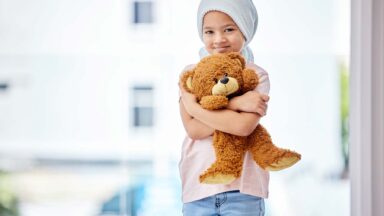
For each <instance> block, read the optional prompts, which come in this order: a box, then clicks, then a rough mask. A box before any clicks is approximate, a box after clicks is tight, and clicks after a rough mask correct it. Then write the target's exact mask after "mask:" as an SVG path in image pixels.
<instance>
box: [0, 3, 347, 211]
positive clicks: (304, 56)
mask: <svg viewBox="0 0 384 216" xmlns="http://www.w3.org/2000/svg"><path fill="white" fill-rule="evenodd" d="M254 3H255V5H256V7H257V8H258V13H259V18H260V19H259V27H258V32H257V33H256V36H255V38H254V40H253V42H252V43H251V44H250V46H251V48H252V49H253V50H254V53H255V61H256V63H257V64H258V65H260V66H262V67H263V68H265V69H266V70H267V71H268V72H269V74H270V80H271V92H270V95H271V101H270V103H269V110H268V116H266V117H265V118H264V119H263V120H262V122H263V124H264V125H265V126H266V127H267V128H268V129H269V131H270V132H271V134H272V136H273V139H274V141H275V142H276V144H277V145H279V146H281V147H286V148H291V149H295V150H296V151H298V152H300V153H301V154H302V156H303V158H302V161H301V162H299V163H298V164H297V165H295V166H294V167H292V168H290V169H288V170H286V171H282V172H277V173H271V184H270V198H269V199H268V200H267V201H266V204H267V211H268V212H267V215H270V216H280V215H284V216H323V215H327V216H330V215H335V216H341V215H349V199H350V198H349V197H350V194H349V193H350V192H349V180H348V170H347V167H348V126H347V125H348V97H347V94H345V92H348V82H345V81H346V80H348V70H349V68H348V65H349V62H348V61H349V52H350V50H349V37H350V36H349V32H350V30H349V28H350V20H349V11H350V3H349V1H347V0H338V1H332V0H325V1H316V2H313V1H304V0H294V1H293V2H292V1H290V2H287V1H283V0H276V1H265V0H254ZM197 5H198V0H184V1H180V0H179V1H177V0H168V1H165V0H156V1H155V0H109V1H105V0H81V1H74V0H67V1H61V0H57V1H49V0H35V1H26V0H13V1H10V0H0V170H1V174H0V211H3V212H5V213H2V212H0V215H23V216H32V215H33V216H35V215H36V216H44V215H63V216H64V215H65V216H67V215H71V216H77V215H78V216H88V215H132V216H133V215H181V200H180V197H181V194H180V193H181V191H180V181H179V178H178V170H177V163H178V160H179V155H180V147H181V142H182V140H183V137H184V136H185V132H184V129H183V126H182V124H181V121H180V118H179V114H178V85H177V82H178V78H179V73H180V72H181V70H182V69H183V68H184V66H186V65H188V64H191V63H195V62H197V61H198V60H199V57H198V49H199V48H200V47H201V46H202V44H201V42H200V41H199V37H198V34H197V29H196V23H195V20H196V15H195V13H196V10H197ZM319 203H321V206H326V208H322V207H320V208H319ZM2 209H4V210H2Z"/></svg>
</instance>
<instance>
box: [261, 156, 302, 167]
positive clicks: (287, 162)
mask: <svg viewBox="0 0 384 216" xmlns="http://www.w3.org/2000/svg"><path fill="white" fill-rule="evenodd" d="M300 159H301V155H300V154H297V153H295V154H293V155H291V156H289V157H284V158H281V159H279V160H278V161H277V162H275V163H272V164H270V165H269V166H267V167H265V169H266V170H268V171H279V170H283V169H286V168H288V167H291V166H292V165H294V164H295V163H296V162H298V161H299V160H300Z"/></svg>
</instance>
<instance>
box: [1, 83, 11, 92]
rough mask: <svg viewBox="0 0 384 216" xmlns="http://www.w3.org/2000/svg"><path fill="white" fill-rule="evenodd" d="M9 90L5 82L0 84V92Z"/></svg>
mask: <svg viewBox="0 0 384 216" xmlns="http://www.w3.org/2000/svg"><path fill="white" fill-rule="evenodd" d="M8 88H9V84H8V83H6V82H0V92H5V91H7V90H8Z"/></svg>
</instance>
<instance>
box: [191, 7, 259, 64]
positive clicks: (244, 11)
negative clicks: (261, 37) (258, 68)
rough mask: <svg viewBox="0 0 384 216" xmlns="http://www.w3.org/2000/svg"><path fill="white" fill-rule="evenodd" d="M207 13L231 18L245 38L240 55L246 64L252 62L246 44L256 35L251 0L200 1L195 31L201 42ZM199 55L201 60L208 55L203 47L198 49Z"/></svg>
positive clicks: (254, 14)
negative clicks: (197, 32) (216, 12)
mask: <svg viewBox="0 0 384 216" xmlns="http://www.w3.org/2000/svg"><path fill="white" fill-rule="evenodd" d="M209 11H220V12H223V13H226V14H227V15H228V16H230V17H231V18H232V20H233V21H234V22H235V23H236V25H237V26H238V27H239V29H240V31H241V33H242V34H243V35H244V37H245V45H244V48H243V49H242V50H241V53H242V55H243V56H244V57H245V59H246V60H247V62H253V53H252V50H251V49H250V48H249V47H248V44H249V43H250V42H251V40H252V38H253V36H254V35H255V33H256V29H257V22H258V15H257V11H256V8H255V5H254V4H253V2H252V0H201V2H200V5H199V9H198V11H197V29H198V31H199V36H200V39H201V40H203V19H204V16H205V14H206V13H208V12H209ZM199 54H200V57H201V58H202V57H205V56H207V55H209V53H208V51H207V50H206V49H205V48H204V47H203V48H201V49H200V52H199Z"/></svg>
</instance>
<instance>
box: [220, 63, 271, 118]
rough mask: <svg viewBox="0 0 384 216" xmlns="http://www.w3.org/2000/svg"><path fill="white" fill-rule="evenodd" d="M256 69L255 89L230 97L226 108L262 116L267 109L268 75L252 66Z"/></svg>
mask: <svg viewBox="0 0 384 216" xmlns="http://www.w3.org/2000/svg"><path fill="white" fill-rule="evenodd" d="M253 69H255V70H256V71H258V76H259V84H258V85H257V88H256V89H255V91H249V92H247V93H245V94H243V95H241V96H237V97H234V98H232V99H231V100H230V101H229V104H228V109H231V110H234V111H241V112H252V113H258V114H259V115H261V116H264V115H265V114H266V111H267V102H268V101H269V96H268V93H269V88H270V86H269V85H270V84H269V76H268V73H267V72H266V71H265V70H264V69H262V68H260V67H256V68H253Z"/></svg>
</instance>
